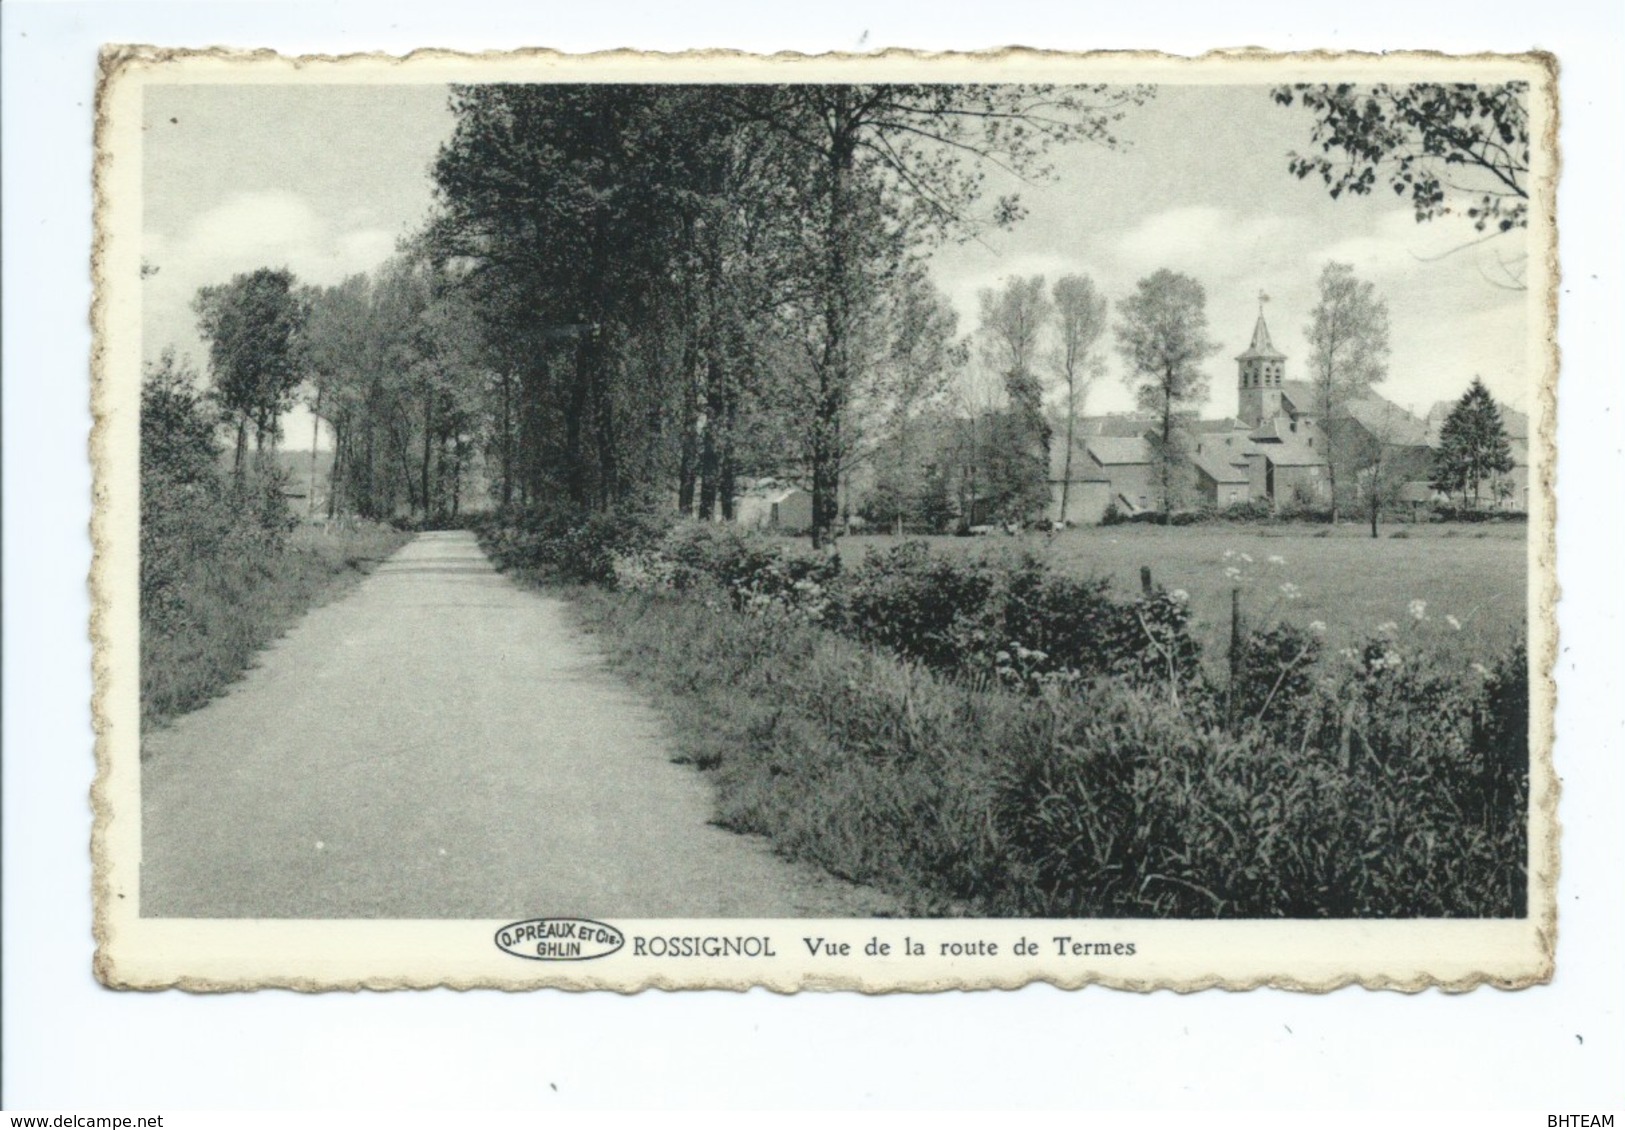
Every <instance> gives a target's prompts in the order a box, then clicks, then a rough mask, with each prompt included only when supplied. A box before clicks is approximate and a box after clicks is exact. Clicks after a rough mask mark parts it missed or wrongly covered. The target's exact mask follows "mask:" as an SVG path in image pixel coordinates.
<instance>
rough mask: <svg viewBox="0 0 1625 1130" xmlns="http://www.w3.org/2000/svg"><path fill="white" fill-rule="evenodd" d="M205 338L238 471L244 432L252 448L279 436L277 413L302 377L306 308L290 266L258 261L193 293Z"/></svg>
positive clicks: (291, 401)
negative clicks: (244, 271) (232, 430)
mask: <svg viewBox="0 0 1625 1130" xmlns="http://www.w3.org/2000/svg"><path fill="white" fill-rule="evenodd" d="M192 309H193V311H194V312H195V313H196V315H197V320H198V331H199V332H200V333H201V334H202V335H203V337H204V338H206V339H207V340H208V342H209V369H210V373H211V375H212V377H213V381H214V392H215V396H216V398H217V399H218V401H219V403H220V406H221V409H222V411H223V412H225V414H226V415H227V417H228V418H229V419H230V421H231V423H232V424H233V426H234V428H235V430H236V444H235V449H234V454H233V458H232V473H233V475H234V477H235V478H236V479H237V481H238V482H239V483H240V482H241V480H242V476H243V470H244V464H245V455H246V452H247V447H248V432H249V429H250V428H252V429H253V431H254V440H255V446H256V449H259V450H263V449H264V448H265V446H266V445H267V444H268V443H270V444H274V443H275V442H276V441H277V439H279V438H280V437H281V423H280V421H281V418H282V414H283V413H284V412H286V411H288V410H289V409H290V408H292V407H293V405H294V394H295V392H296V391H297V389H298V388H299V384H300V381H301V380H302V379H303V377H304V369H303V364H302V358H301V356H300V344H301V335H302V333H303V330H304V325H305V319H306V315H307V310H306V308H305V300H304V298H303V296H302V294H301V292H300V291H298V290H297V289H296V288H295V285H294V278H293V273H292V272H291V271H288V270H286V269H282V270H272V269H271V268H269V267H261V268H260V269H259V270H257V271H252V272H250V273H248V274H241V275H236V276H234V277H233V278H232V280H231V282H229V283H226V284H223V285H219V286H206V287H203V288H202V289H200V290H199V291H198V292H197V296H196V297H195V298H194V299H193V301H192Z"/></svg>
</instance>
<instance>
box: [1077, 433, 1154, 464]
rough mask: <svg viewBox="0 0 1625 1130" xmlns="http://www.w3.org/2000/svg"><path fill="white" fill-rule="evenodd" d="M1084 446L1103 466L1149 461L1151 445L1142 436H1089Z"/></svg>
mask: <svg viewBox="0 0 1625 1130" xmlns="http://www.w3.org/2000/svg"><path fill="white" fill-rule="evenodd" d="M1086 446H1087V449H1088V452H1089V454H1090V455H1091V456H1093V457H1094V460H1095V462H1097V463H1099V464H1100V465H1101V466H1103V467H1110V466H1116V465H1121V464H1124V463H1149V462H1151V445H1150V444H1149V443H1147V442H1146V441H1145V437H1144V436H1090V437H1089V439H1088V440H1087V441H1086Z"/></svg>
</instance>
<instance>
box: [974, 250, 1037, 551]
mask: <svg viewBox="0 0 1625 1130" xmlns="http://www.w3.org/2000/svg"><path fill="white" fill-rule="evenodd" d="M978 299H979V301H980V305H981V331H982V343H983V348H984V349H985V350H986V352H987V356H988V361H989V363H990V365H991V366H992V367H993V368H994V369H995V370H996V371H998V373H999V374H1000V375H1001V376H1002V377H1003V378H1004V391H1005V396H1006V398H1007V402H1008V410H1009V413H1010V425H1011V431H1012V433H1013V434H1012V435H1011V437H1010V438H1012V439H1013V440H1014V441H1015V448H1014V451H1012V452H1011V453H1010V454H1011V455H1012V456H1013V462H1014V464H1015V465H1016V466H1017V467H1019V468H1020V470H1019V471H1018V472H1017V481H1018V482H1019V483H1020V484H1021V487H1022V489H1021V490H1020V491H1019V492H1018V494H1017V496H1016V497H1015V498H1014V499H1012V500H1011V501H1012V502H1013V503H1014V505H1015V513H1014V514H1012V517H1015V518H1018V519H1023V520H1025V519H1028V518H1031V517H1032V515H1033V513H1034V512H1035V511H1038V510H1040V509H1042V508H1043V507H1044V506H1045V504H1046V503H1048V501H1049V498H1048V494H1049V448H1050V426H1049V421H1048V420H1046V419H1045V418H1044V387H1043V384H1042V383H1041V382H1040V381H1039V378H1038V355H1039V349H1040V345H1041V342H1042V340H1043V337H1044V333H1045V330H1046V329H1047V328H1048V327H1049V322H1050V319H1051V317H1052V316H1053V314H1054V312H1055V308H1054V306H1052V305H1051V303H1050V298H1049V295H1048V293H1046V291H1045V289H1044V276H1042V275H1034V276H1032V277H1031V278H1025V279H1022V278H1011V279H1006V280H1005V283H1004V286H1003V287H1002V288H1000V289H999V290H992V289H984V290H982V291H981V292H980V294H979V295H978Z"/></svg>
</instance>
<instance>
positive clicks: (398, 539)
mask: <svg viewBox="0 0 1625 1130" xmlns="http://www.w3.org/2000/svg"><path fill="white" fill-rule="evenodd" d="M410 537H411V535H409V534H405V533H401V532H399V531H397V530H393V529H390V528H389V527H388V526H381V525H376V524H373V523H350V524H343V525H340V526H337V527H335V528H333V529H331V530H328V531H324V530H322V529H318V528H316V527H313V526H306V527H301V528H299V529H297V530H295V531H294V532H293V533H292V534H290V535H289V536H288V538H287V541H286V544H285V545H283V546H282V548H281V549H280V550H279V551H275V552H265V551H253V552H251V551H248V550H246V549H245V550H243V551H239V552H223V553H220V554H218V555H214V556H210V557H209V558H207V559H206V560H195V561H192V562H190V563H188V566H187V568H186V569H185V572H184V574H183V575H182V576H181V577H180V578H179V581H178V583H176V584H175V585H174V587H173V592H172V593H171V594H169V599H168V601H167V603H166V607H165V608H164V610H163V619H162V622H156V621H155V620H154V619H153V618H151V617H149V616H148V614H147V610H146V609H145V608H144V609H143V615H142V622H141V724H142V727H143V728H146V727H149V726H154V725H161V724H163V723H164V722H165V721H167V720H169V719H171V718H174V717H175V716H177V715H180V714H184V713H186V712H187V711H190V710H196V709H197V708H198V707H200V706H202V705H203V704H204V703H206V702H208V701H209V700H210V699H212V698H214V697H215V696H216V695H218V694H219V693H220V692H221V691H223V690H224V689H225V688H226V687H227V686H228V685H230V684H231V683H232V682H233V681H235V680H236V679H237V678H238V677H239V676H240V675H241V674H242V673H243V672H244V671H245V670H247V669H248V667H249V666H250V665H251V663H252V662H253V658H254V655H255V653H257V652H258V651H259V650H260V649H261V648H263V647H264V646H265V645H266V644H268V643H270V642H271V641H272V640H274V639H276V638H277V637H278V636H280V635H281V634H282V633H283V632H285V631H286V630H287V629H288V628H289V627H290V626H291V625H292V624H293V623H294V622H295V621H296V620H298V618H299V617H300V616H302V615H303V614H304V613H305V612H306V611H308V610H309V609H311V608H312V607H314V606H316V605H318V604H322V603H324V602H326V601H328V600H331V599H333V598H334V597H335V596H337V595H339V594H340V593H342V592H344V591H345V590H346V589H347V588H349V587H350V586H351V585H353V584H355V583H356V582H358V581H359V580H361V578H362V577H364V576H365V575H366V574H367V573H368V572H370V571H371V570H372V568H373V567H374V566H375V565H377V564H378V563H379V562H380V561H382V560H383V559H384V558H385V557H387V556H389V554H391V553H393V552H394V551H395V550H396V549H398V548H400V547H401V546H402V545H403V544H405V543H406V542H407V541H409V540H410ZM256 550H258V547H256Z"/></svg>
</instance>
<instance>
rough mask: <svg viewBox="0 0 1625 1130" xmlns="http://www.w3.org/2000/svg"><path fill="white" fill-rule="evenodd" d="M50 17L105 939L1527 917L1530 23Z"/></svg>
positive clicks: (1064, 935)
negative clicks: (89, 175) (256, 29)
mask: <svg viewBox="0 0 1625 1130" xmlns="http://www.w3.org/2000/svg"><path fill="white" fill-rule="evenodd" d="M103 67H104V72H105V74H106V80H105V85H104V87H103V91H102V105H101V112H102V114H103V128H102V131H101V133H100V145H101V148H100V150H99V152H98V161H99V165H98V182H97V183H98V207H99V212H98V224H99V229H98V230H99V232H100V235H101V243H100V245H99V251H98V259H97V262H96V272H97V286H98V302H99V307H98V321H97V335H98V338H97V340H98V349H99V356H98V369H97V374H96V382H97V388H96V398H97V400H96V403H97V412H98V424H97V438H96V441H95V459H96V475H97V491H98V494H97V515H96V539H97V541H96V545H97V565H96V576H95V597H96V602H97V616H98V620H97V634H96V642H97V647H98V724H99V727H100V757H101V767H102V769H101V778H100V783H99V785H98V799H97V804H98V810H97V811H98V829H97V859H98V892H97V897H98V911H97V913H98V939H99V942H100V950H99V952H98V958H97V966H96V969H97V974H98V976H99V977H100V978H101V979H102V980H103V981H104V983H106V984H108V985H111V986H115V987H164V986H174V985H181V986H186V987H193V988H249V987H256V986H261V985H290V984H291V985H298V986H301V987H335V988H336V987H353V986H355V985H358V984H369V985H377V986H381V987H387V986H396V985H431V984H456V985H481V984H488V985H501V986H504V987H515V986H526V985H537V986H540V985H568V986H571V987H585V988H590V987H608V988H629V987H634V988H635V987H639V986H643V985H651V984H660V985H664V986H667V987H683V986H689V985H692V986H708V985H733V986H747V985H751V984H764V985H769V986H772V987H776V988H799V987H806V986H810V985H820V986H825V987H851V988H860V989H865V990H870V991H877V990H881V989H886V988H894V987H902V988H916V989H918V988H925V989H947V988H956V987H985V986H992V985H1002V986H1006V987H1009V986H1015V985H1020V984H1023V983H1025V982H1028V981H1031V980H1039V979H1041V980H1047V981H1050V982H1052V983H1055V984H1060V985H1071V986H1077V985H1083V984H1088V983H1104V984H1113V985H1118V986H1121V987H1137V988H1153V987H1177V988H1183V989H1189V988H1197V987H1202V986H1205V985H1227V986H1230V987H1242V986H1246V985H1256V984H1265V983H1269V984H1278V985H1284V986H1288V987H1298V988H1329V987H1332V986H1335V985H1341V984H1347V983H1349V982H1361V983H1365V984H1394V985H1400V986H1405V987H1412V988H1417V987H1422V986H1425V985H1446V986H1450V987H1454V988H1469V987H1473V986H1475V985H1480V984H1486V983H1488V984H1496V985H1500V986H1503V987H1516V986H1520V985H1528V984H1532V983H1536V982H1540V981H1544V980H1547V979H1549V978H1550V977H1551V976H1552V971H1553V963H1552V957H1553V941H1552V929H1553V924H1554V922H1555V913H1556V909H1555V897H1554V886H1553V885H1554V883H1555V876H1556V867H1557V850H1556V831H1555V828H1556V824H1555V811H1556V809H1555V806H1556V779H1555V776H1554V774H1553V772H1552V768H1551V761H1550V742H1551V711H1552V706H1551V700H1552V692H1551V683H1550V677H1549V672H1550V668H1551V664H1552V661H1553V656H1554V654H1555V643H1554V636H1553V625H1554V621H1553V603H1554V601H1555V599H1556V588H1555V578H1554V573H1553V566H1552V550H1551V546H1552V536H1553V516H1552V505H1551V498H1550V490H1551V480H1552V474H1553V444H1552V436H1553V428H1554V419H1555V417H1554V413H1555V404H1556V401H1555V380H1556V372H1557V359H1556V355H1555V348H1554V346H1553V338H1552V332H1553V330H1552V327H1553V319H1554V316H1555V305H1554V303H1555V297H1554V294H1555V292H1554V287H1555V278H1556V276H1555V255H1554V251H1553V247H1554V235H1553V228H1552V224H1553V201H1554V175H1555V156H1556V155H1555V149H1554V142H1553V138H1554V136H1555V134H1553V132H1552V129H1553V126H1552V122H1553V115H1554V105H1553V98H1554V96H1555V85H1554V83H1555V78H1554V71H1553V69H1552V64H1551V60H1550V59H1549V58H1547V57H1543V56H1535V55H1531V56H1485V57H1479V58H1471V59H1469V58H1447V57H1420V56H1414V57H1412V56H1396V57H1393V58H1387V59H1382V58H1376V57H1370V56H1365V57H1358V58H1339V57H1336V56H1329V57H1317V58H1310V57H1294V56H1280V57H1271V56H1265V55H1263V54H1253V55H1248V54H1241V55H1237V56H1232V57H1229V58H1217V59H1210V60H1206V61H1203V62H1200V63H1190V62H1189V61H1185V62H1182V63H1179V64H1177V65H1176V63H1175V62H1174V61H1172V60H1158V59H1157V58H1155V57H1131V56H1122V57H1110V58H1108V57H1091V56H1076V57H1065V56H1060V57H1046V56H1036V55H1034V56H1023V55H1021V54H1020V53H1014V54H1009V55H1004V56H996V57H995V56H987V57H977V56H963V57H959V58H957V59H955V58H946V59H936V60H931V59H924V58H916V59H908V58H902V59H899V58H889V59H884V60H882V59H868V60H864V59H849V60H846V61H845V62H840V61H828V60H826V61H823V62H815V61H806V60H804V61H802V62H801V63H800V64H796V63H792V62H791V61H787V60H773V61H770V60H763V59H750V58H748V57H743V56H739V57H725V58H720V59H716V58H712V59H703V60H702V59H688V60H683V59H668V60H654V59H640V58H638V57H636V56H628V55H611V56H605V57H597V58H586V59H568V58H565V57H562V56H550V55H545V54H542V55H536V56H529V57H527V56H524V55H515V56H508V57H495V56H492V57H485V58H468V59H461V60H458V59H447V58H432V59H426V60H421V61H408V62H407V63H405V64H399V63H397V64H395V65H393V66H388V65H383V64H378V65H376V66H371V65H369V64H368V63H367V61H365V60H352V61H349V62H331V63H324V64H319V65H318V64H314V63H307V64H305V65H303V66H299V67H294V66H292V65H290V64H289V63H288V61H287V60H283V59H278V58H268V57H265V56H259V57H254V58H250V57H247V56H244V57H238V58H233V57H230V56H219V55H207V54H201V53H200V54H198V55H193V56H188V55H186V54H184V53H183V54H180V55H165V54H163V53H158V52H152V51H147V50H144V49H138V48H131V49H125V50H122V51H120V50H114V51H109V52H108V53H107V54H106V55H105V56H104V59H103Z"/></svg>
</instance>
